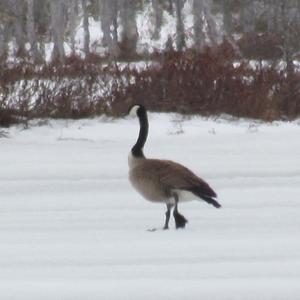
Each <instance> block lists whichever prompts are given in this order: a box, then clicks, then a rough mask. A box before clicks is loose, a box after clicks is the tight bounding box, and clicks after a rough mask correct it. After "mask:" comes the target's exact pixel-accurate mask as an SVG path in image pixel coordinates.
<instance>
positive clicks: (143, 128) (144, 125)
mask: <svg viewBox="0 0 300 300" xmlns="http://www.w3.org/2000/svg"><path fill="white" fill-rule="evenodd" d="M137 115H138V118H139V122H140V132H139V137H138V139H137V141H136V143H135V145H134V146H133V147H132V149H131V153H132V155H133V156H135V157H145V156H144V153H143V148H144V145H145V143H146V140H147V136H148V129H149V124H148V117H147V112H146V110H145V109H143V108H140V109H138V111H137Z"/></svg>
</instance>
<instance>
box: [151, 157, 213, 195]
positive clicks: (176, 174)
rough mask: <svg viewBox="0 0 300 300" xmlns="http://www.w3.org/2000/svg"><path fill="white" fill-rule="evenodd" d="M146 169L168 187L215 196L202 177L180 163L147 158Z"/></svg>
mask: <svg viewBox="0 0 300 300" xmlns="http://www.w3.org/2000/svg"><path fill="white" fill-rule="evenodd" d="M146 161H147V164H148V167H147V169H148V171H149V172H150V173H151V174H153V175H154V174H155V176H156V180H158V181H159V182H160V184H161V185H162V186H165V187H167V188H168V189H170V190H172V189H177V190H185V191H190V192H192V193H193V194H195V195H197V196H198V197H201V198H203V197H208V198H215V197H217V194H216V193H215V191H214V190H213V189H212V188H211V187H210V186H209V185H208V183H207V182H205V181H204V180H203V179H201V178H200V177H198V176H197V175H195V174H194V173H193V172H192V171H191V170H189V169H188V168H186V167H184V166H183V165H181V164H178V163H175V162H173V161H169V160H156V159H147V160H146Z"/></svg>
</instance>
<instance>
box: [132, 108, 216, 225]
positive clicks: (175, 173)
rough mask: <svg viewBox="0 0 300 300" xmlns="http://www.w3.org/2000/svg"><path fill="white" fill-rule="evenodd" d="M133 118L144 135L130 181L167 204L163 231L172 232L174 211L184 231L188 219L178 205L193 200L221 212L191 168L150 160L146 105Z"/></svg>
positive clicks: (134, 154) (148, 196)
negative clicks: (170, 224) (169, 230)
mask: <svg viewBox="0 0 300 300" xmlns="http://www.w3.org/2000/svg"><path fill="white" fill-rule="evenodd" d="M129 114H130V115H132V114H134V115H136V116H138V118H139V123H140V131H139V136H138V139H137V141H136V143H135V145H134V146H133V147H132V149H131V152H130V153H129V157H128V164H129V180H130V182H131V184H132V185H133V187H134V188H135V189H136V190H137V191H138V192H139V193H140V194H142V196H144V197H145V198H146V199H147V200H149V201H153V202H162V203H166V205H167V211H166V219H165V224H164V227H163V229H168V228H169V220H170V214H171V209H172V208H173V207H174V211H173V216H174V219H175V224H176V228H184V227H185V224H186V223H187V220H186V218H185V217H184V216H183V215H181V214H180V213H179V212H178V202H181V201H187V200H193V199H195V196H196V197H199V198H201V199H202V200H204V201H205V202H207V203H209V204H211V205H213V206H214V207H216V208H220V207H221V205H220V204H219V203H218V202H217V201H216V200H215V199H214V198H216V197H217V194H216V193H215V192H214V191H213V189H212V188H211V187H210V186H209V185H208V184H207V183H206V182H205V181H204V180H203V179H201V178H199V177H198V176H197V175H195V174H194V173H193V172H192V171H190V170H189V169H188V168H186V167H184V166H182V165H180V164H178V163H176V162H173V161H170V160H159V159H148V158H146V157H145V155H144V152H143V148H144V145H145V142H146V139H147V136H148V128H149V124H148V117H147V111H146V109H145V107H144V106H143V105H134V106H132V107H131V109H130V111H129Z"/></svg>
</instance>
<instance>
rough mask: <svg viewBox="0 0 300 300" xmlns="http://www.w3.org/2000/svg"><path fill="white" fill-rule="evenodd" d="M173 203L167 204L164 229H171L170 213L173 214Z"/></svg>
mask: <svg viewBox="0 0 300 300" xmlns="http://www.w3.org/2000/svg"><path fill="white" fill-rule="evenodd" d="M172 207H173V205H172V204H167V211H166V220H165V225H164V228H163V229H164V230H165V229H169V221H170V215H171V209H172Z"/></svg>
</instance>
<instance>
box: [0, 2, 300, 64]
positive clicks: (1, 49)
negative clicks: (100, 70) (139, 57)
mask: <svg viewBox="0 0 300 300" xmlns="http://www.w3.org/2000/svg"><path fill="white" fill-rule="evenodd" d="M185 5H190V7H191V14H192V17H193V26H192V28H186V27H187V25H186V22H185V17H186V16H184V14H183V11H184V7H185ZM145 9H148V10H149V11H150V14H149V20H148V22H149V23H150V25H151V27H152V37H151V38H152V39H153V40H155V39H159V37H160V34H161V30H162V26H163V24H164V22H165V20H164V16H165V13H168V14H170V15H172V16H173V17H174V18H175V20H176V34H175V35H174V36H170V37H169V40H168V43H166V45H165V47H166V49H168V47H173V48H174V49H176V50H182V49H184V48H185V47H186V41H187V38H188V37H190V36H191V35H192V40H193V47H195V48H197V49H203V47H205V46H206V45H209V46H214V45H215V44H217V43H219V42H220V40H222V39H223V38H226V39H227V40H228V41H229V42H230V43H231V44H232V45H233V47H235V48H236V49H237V51H239V50H242V54H243V55H246V56H247V54H248V52H250V53H249V55H248V56H251V53H255V50H256V52H258V56H264V55H265V56H266V57H267V58H268V55H269V56H271V57H272V55H274V49H275V53H277V56H280V57H283V58H285V59H286V61H287V62H291V61H292V60H293V57H294V56H295V55H296V54H297V53H298V51H299V50H300V38H299V35H300V1H299V0H144V1H139V0H0V61H2V62H3V61H6V59H7V57H8V56H9V54H12V56H13V57H20V58H23V57H27V58H30V59H31V60H32V61H33V62H34V63H43V62H45V52H46V50H45V47H46V45H47V44H49V43H52V45H53V47H52V49H51V58H52V59H53V60H58V61H60V62H64V59H65V56H66V53H65V46H66V45H68V47H69V48H70V49H71V53H73V54H74V53H75V50H76V49H75V46H76V42H75V34H76V28H78V26H82V30H83V49H81V50H82V51H83V53H84V54H85V55H89V54H90V53H91V47H90V22H91V20H92V19H94V20H95V21H99V27H100V26H101V31H102V32H103V36H102V39H101V41H99V43H101V45H102V46H103V47H105V49H106V53H107V54H108V55H109V56H110V57H113V58H118V57H132V56H134V55H135V54H136V52H137V42H138V40H139V33H138V25H137V14H138V13H141V12H142V11H143V10H145ZM99 30H100V28H99ZM261 34H264V36H263V38H262V37H261ZM239 40H240V42H238V41H239ZM269 44H271V45H273V46H274V47H275V48H274V49H272V47H271V48H270V46H269ZM259 47H261V48H263V49H264V51H261V52H265V53H260V52H259V51H260V50H261V48H259Z"/></svg>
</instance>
